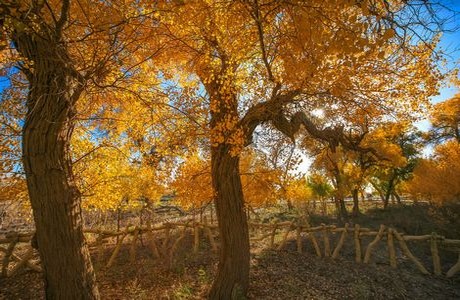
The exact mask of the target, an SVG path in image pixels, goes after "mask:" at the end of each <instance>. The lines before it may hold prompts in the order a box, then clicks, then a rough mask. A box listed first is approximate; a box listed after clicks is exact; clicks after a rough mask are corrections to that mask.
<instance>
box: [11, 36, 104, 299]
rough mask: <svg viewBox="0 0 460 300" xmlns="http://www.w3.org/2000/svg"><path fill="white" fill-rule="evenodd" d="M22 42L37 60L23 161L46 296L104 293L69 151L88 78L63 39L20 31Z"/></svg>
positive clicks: (22, 49)
mask: <svg viewBox="0 0 460 300" xmlns="http://www.w3.org/2000/svg"><path fill="white" fill-rule="evenodd" d="M16 43H17V46H18V49H19V51H20V52H21V53H22V54H23V55H24V56H25V57H28V58H29V59H30V60H31V61H33V62H34V69H33V70H29V72H28V73H27V77H28V79H29V95H28V98H27V114H26V119H25V123H24V127H23V162H24V169H25V173H26V179H27V186H28V190H29V197H30V202H31V204H32V209H33V213H34V219H35V226H36V240H37V245H38V250H39V252H40V257H41V261H42V264H43V271H44V279H45V293H46V298H47V299H98V298H99V293H98V290H97V287H96V280H95V275H94V271H93V267H92V264H91V259H90V255H89V251H88V247H87V245H86V242H85V238H84V235H83V230H82V216H81V207H80V203H81V198H80V193H79V191H78V189H77V188H76V186H75V182H74V178H73V173H72V164H71V158H70V156H69V142H70V138H71V135H72V130H73V127H74V125H73V124H74V122H73V118H74V116H75V112H74V106H75V102H76V101H77V99H78V98H79V96H80V94H81V92H82V90H83V84H84V83H83V81H82V79H79V78H78V76H76V74H75V71H73V70H72V69H71V67H70V66H69V65H68V63H69V62H70V60H69V59H68V58H67V56H66V52H65V50H63V47H61V46H62V45H59V44H57V43H56V44H52V43H51V42H50V41H49V40H43V39H41V38H40V37H38V36H31V35H27V34H18V35H17V39H16Z"/></svg>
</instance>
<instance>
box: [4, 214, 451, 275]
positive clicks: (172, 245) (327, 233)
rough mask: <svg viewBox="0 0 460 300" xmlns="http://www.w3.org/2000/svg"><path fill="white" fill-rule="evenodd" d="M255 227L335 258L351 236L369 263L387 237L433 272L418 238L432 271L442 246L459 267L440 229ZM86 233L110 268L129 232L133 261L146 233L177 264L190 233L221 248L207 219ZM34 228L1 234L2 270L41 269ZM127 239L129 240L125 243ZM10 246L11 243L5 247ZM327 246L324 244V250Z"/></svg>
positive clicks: (392, 259)
mask: <svg viewBox="0 0 460 300" xmlns="http://www.w3.org/2000/svg"><path fill="white" fill-rule="evenodd" d="M250 228H251V230H253V232H256V233H257V234H256V237H254V238H251V242H260V241H264V240H266V239H268V238H270V240H269V246H270V248H272V249H276V250H281V249H283V248H284V247H285V245H286V243H287V242H288V240H290V237H291V238H294V239H295V241H296V246H297V251H298V252H299V253H302V252H303V251H304V249H303V244H304V243H303V242H304V240H305V239H307V240H308V241H309V242H311V244H312V247H313V249H314V252H315V254H316V255H317V256H318V257H330V258H331V259H336V258H337V257H338V256H339V255H340V252H341V250H342V248H343V246H344V244H345V242H346V240H347V238H348V239H351V240H352V242H353V245H354V253H355V261H356V262H357V263H364V264H369V263H370V261H371V258H372V253H373V252H374V251H375V249H376V248H377V247H378V245H382V244H383V242H382V241H384V240H386V244H387V247H386V248H387V252H388V260H389V264H390V266H391V267H392V268H397V260H396V242H397V244H398V245H399V248H400V250H401V251H402V253H403V254H404V255H405V256H406V257H407V258H409V259H410V261H412V262H413V263H414V265H415V266H416V267H417V269H418V270H419V271H420V272H422V273H423V274H426V275H428V274H430V271H428V269H427V268H426V267H425V266H424V265H423V263H422V262H421V261H420V260H419V259H418V258H417V257H416V256H415V255H414V254H413V253H412V252H411V250H410V249H409V246H408V244H407V243H406V242H407V241H417V242H424V243H429V245H430V250H431V256H432V265H433V268H432V270H433V274H434V275H436V276H440V275H442V270H441V257H440V252H439V250H440V248H441V249H445V250H448V251H453V252H456V253H458V260H457V262H456V263H455V265H454V266H452V267H451V268H450V269H449V270H448V271H447V273H446V274H445V275H446V277H452V276H454V275H455V274H456V273H457V272H459V271H460V240H453V239H447V238H444V237H443V236H440V235H437V234H436V233H432V234H428V235H419V236H412V235H404V234H403V233H400V232H398V231H396V230H395V229H393V228H389V227H386V226H385V225H380V228H379V229H378V230H373V229H370V228H363V227H361V226H360V225H359V224H355V225H354V226H349V224H345V226H344V227H341V228H337V227H336V226H334V225H324V224H322V225H321V226H317V227H310V226H308V225H306V224H304V223H302V222H301V221H295V222H279V223H250ZM84 232H85V233H86V234H90V235H92V236H93V237H94V236H95V238H94V242H92V243H91V244H90V246H91V247H95V248H96V249H97V261H98V262H99V263H102V264H104V266H105V268H110V267H111V266H112V265H113V264H114V262H115V260H116V259H117V257H118V255H119V252H120V249H121V247H122V245H123V243H124V242H125V241H126V240H127V237H128V236H129V237H130V241H129V259H130V261H131V262H134V261H135V260H136V249H137V243H138V241H139V239H140V238H141V237H142V236H147V241H146V242H147V246H148V247H149V248H150V250H151V252H152V255H153V256H154V257H155V258H161V259H164V260H166V261H167V262H169V263H170V264H172V261H173V256H174V253H175V252H176V250H177V248H178V245H179V243H180V242H181V241H182V240H183V239H184V238H185V236H186V235H187V232H189V234H191V235H192V236H193V252H194V253H197V252H198V251H199V248H200V243H201V241H202V239H203V238H205V239H207V240H208V241H209V245H210V249H211V251H213V252H217V250H218V247H219V243H218V241H217V240H218V227H217V225H213V224H208V223H207V222H204V223H196V222H193V221H190V222H185V223H183V222H182V223H181V222H177V223H164V224H161V225H158V226H152V225H151V224H150V223H148V224H147V225H146V226H142V227H138V226H128V227H127V228H125V229H124V230H122V231H110V230H102V229H85V230H84ZM280 234H281V241H280V242H278V243H276V238H277V237H278V236H279V235H280ZM332 234H339V237H338V239H337V242H336V244H335V246H333V245H332V244H333V243H332V241H331V235H332ZM32 235H33V233H8V234H7V235H6V237H5V238H3V239H0V251H1V252H3V259H2V267H1V275H2V276H13V275H15V274H16V273H17V272H18V271H19V270H20V269H22V268H25V267H28V268H30V269H32V270H34V271H38V272H40V271H41V267H40V265H39V263H38V262H37V259H36V253H35V250H34V249H33V248H32V247H31V246H30V240H31V238H32ZM365 236H367V237H371V238H373V239H372V241H371V242H370V243H369V244H368V245H367V247H362V238H363V237H365ZM108 239H115V240H116V243H115V246H114V248H113V250H112V251H111V254H110V257H109V259H108V260H107V262H104V261H103V259H104V258H103V253H104V251H103V249H104V244H105V243H106V242H107V240H108ZM321 241H322V242H321ZM21 243H26V244H27V245H26V247H25V250H24V247H19V248H22V249H23V250H22V255H19V254H16V253H14V251H15V249H16V248H17V247H16V246H17V245H18V244H21ZM125 244H126V243H125ZM4 245H6V246H4ZM321 245H322V249H321Z"/></svg>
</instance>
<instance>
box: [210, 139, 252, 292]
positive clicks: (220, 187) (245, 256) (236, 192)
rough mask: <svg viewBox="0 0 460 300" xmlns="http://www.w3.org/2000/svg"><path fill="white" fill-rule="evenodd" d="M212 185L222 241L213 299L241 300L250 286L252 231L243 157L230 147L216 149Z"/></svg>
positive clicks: (212, 159)
mask: <svg viewBox="0 0 460 300" xmlns="http://www.w3.org/2000/svg"><path fill="white" fill-rule="evenodd" d="M211 161H212V185H213V188H214V191H215V192H216V198H215V205H216V214H217V219H218V220H219V230H220V238H221V248H220V259H219V269H218V274H217V277H216V279H215V280H214V283H213V286H212V288H211V292H210V294H209V297H210V299H229V298H232V299H239V298H241V297H244V296H245V295H246V293H247V290H248V287H249V232H248V224H247V220H246V214H245V212H244V199H243V190H242V186H241V178H240V173H239V157H237V156H236V157H232V156H231V155H230V153H229V149H228V146H227V145H220V146H218V147H215V148H213V149H212V155H211Z"/></svg>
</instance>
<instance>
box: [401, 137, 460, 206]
mask: <svg viewBox="0 0 460 300" xmlns="http://www.w3.org/2000/svg"><path fill="white" fill-rule="evenodd" d="M459 175H460V144H459V143H457V142H456V141H455V140H451V141H448V142H446V143H444V144H441V145H438V146H437V147H436V148H435V150H434V155H433V156H432V157H431V158H428V159H421V161H420V162H419V164H418V165H417V166H416V167H415V170H414V175H413V177H412V179H411V180H410V181H409V182H408V184H407V189H408V191H409V192H410V193H411V194H412V196H413V197H414V198H415V199H420V198H422V199H424V200H428V201H430V202H432V203H434V204H437V205H445V204H450V203H451V204H453V203H460V185H459V182H458V180H456V179H455V178H458V176H459Z"/></svg>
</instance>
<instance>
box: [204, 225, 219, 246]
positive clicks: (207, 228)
mask: <svg viewBox="0 0 460 300" xmlns="http://www.w3.org/2000/svg"><path fill="white" fill-rule="evenodd" d="M204 229H205V231H206V234H207V235H208V239H209V244H210V245H211V249H212V251H213V252H217V250H218V249H217V244H216V241H215V240H214V236H213V235H212V231H211V228H210V227H209V226H205V227H204Z"/></svg>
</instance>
